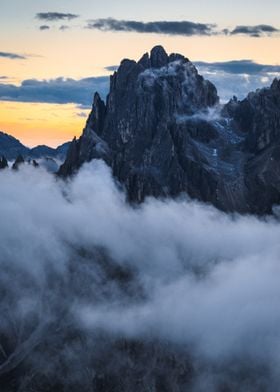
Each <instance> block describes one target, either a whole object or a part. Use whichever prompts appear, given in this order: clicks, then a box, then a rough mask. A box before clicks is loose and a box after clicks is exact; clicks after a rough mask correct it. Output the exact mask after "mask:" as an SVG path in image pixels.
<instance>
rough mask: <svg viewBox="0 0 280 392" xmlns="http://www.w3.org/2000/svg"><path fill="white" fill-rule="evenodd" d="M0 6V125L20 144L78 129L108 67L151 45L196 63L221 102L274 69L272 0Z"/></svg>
mask: <svg viewBox="0 0 280 392" xmlns="http://www.w3.org/2000/svg"><path fill="white" fill-rule="evenodd" d="M0 4H1V6H0V130H2V131H4V132H7V133H9V134H11V135H13V136H15V137H17V138H19V139H20V140H21V141H22V142H23V143H25V144H26V145H28V146H34V145H37V144H48V145H52V146H56V145H58V144H60V143H62V142H64V141H67V140H69V139H71V138H72V137H73V136H74V135H80V133H81V131H82V128H83V124H84V123H85V120H86V116H87V114H88V111H89V108H90V105H91V100H92V96H93V93H94V91H95V90H98V91H100V93H101V95H102V96H103V97H105V95H106V93H107V91H108V75H109V74H110V73H111V72H112V71H111V70H112V69H113V67H114V66H115V65H117V64H119V62H120V60H121V59H122V58H125V57H128V58H133V59H138V58H139V57H141V55H142V54H143V53H144V52H146V51H149V50H150V49H151V48H152V47H153V46H155V45H157V44H161V45H163V46H164V47H165V48H166V50H167V51H168V52H180V53H182V54H184V55H185V56H187V57H188V58H190V60H192V61H194V62H195V63H197V66H198V68H199V70H200V72H201V73H202V74H204V75H205V76H206V77H207V78H209V79H210V80H212V81H213V82H215V84H217V87H218V91H219V92H220V95H221V98H222V100H226V99H228V98H229V97H230V96H231V95H233V94H235V95H237V96H239V97H240V98H242V97H243V96H244V95H245V94H246V93H247V92H248V91H249V90H251V89H256V88H257V87H262V86H267V85H268V84H269V83H270V82H271V80H272V79H273V78H274V77H275V76H278V75H280V67H279V66H278V65H280V51H279V48H280V32H279V30H278V29H280V22H279V14H280V2H279V0H267V1H265V2H264V1H263V0H235V1H234V2H228V1H223V0H200V1H199V2H198V1H190V0H173V1H165V0H161V1H159V0H158V1H156V0H142V1H140V2H134V1H129V0H119V1H115V0H103V1H95V0H59V1H57V0H48V1H45V0H44V1H43V0H25V1H22V0H10V1H6V0H0ZM136 22H140V23H136ZM151 22H152V23H151ZM171 22H175V23H171ZM249 60H250V61H249ZM108 67H109V69H108Z"/></svg>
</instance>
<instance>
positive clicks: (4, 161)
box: [0, 156, 9, 169]
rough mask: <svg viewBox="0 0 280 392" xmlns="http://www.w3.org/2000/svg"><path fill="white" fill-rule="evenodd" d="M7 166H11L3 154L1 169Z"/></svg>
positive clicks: (0, 158)
mask: <svg viewBox="0 0 280 392" xmlns="http://www.w3.org/2000/svg"><path fill="white" fill-rule="evenodd" d="M6 167H9V165H8V161H7V159H6V158H5V156H2V157H0V169H6Z"/></svg>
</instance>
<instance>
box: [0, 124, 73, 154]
mask: <svg viewBox="0 0 280 392" xmlns="http://www.w3.org/2000/svg"><path fill="white" fill-rule="evenodd" d="M69 145H70V142H66V143H64V144H62V145H61V146H58V147H57V148H52V147H48V146H45V145H40V146H36V147H33V148H28V147H26V146H25V145H23V144H22V143H21V142H20V141H19V140H18V139H16V138H15V137H13V136H11V135H8V134H7V133H4V132H1V131H0V157H2V156H3V157H5V158H6V159H7V160H9V161H11V160H15V159H16V158H17V157H18V156H19V155H21V156H22V157H23V158H27V159H40V158H55V159H59V160H63V159H64V158H65V156H66V153H67V150H68V148H69Z"/></svg>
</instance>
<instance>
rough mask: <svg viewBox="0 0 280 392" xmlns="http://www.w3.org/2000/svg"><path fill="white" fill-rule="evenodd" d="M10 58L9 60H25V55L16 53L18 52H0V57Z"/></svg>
mask: <svg viewBox="0 0 280 392" xmlns="http://www.w3.org/2000/svg"><path fill="white" fill-rule="evenodd" d="M1 57H2V58H4V59H10V60H26V59H27V56H25V55H22V54H18V53H11V52H0V58H1Z"/></svg>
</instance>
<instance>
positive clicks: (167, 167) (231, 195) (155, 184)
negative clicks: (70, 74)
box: [59, 46, 280, 213]
mask: <svg viewBox="0 0 280 392" xmlns="http://www.w3.org/2000/svg"><path fill="white" fill-rule="evenodd" d="M279 103H280V85H279V82H277V81H275V82H274V83H273V85H272V86H271V88H270V89H263V90H260V91H257V92H255V93H250V94H249V95H248V97H247V98H246V99H245V100H244V101H242V102H239V101H237V100H232V101H230V102H229V103H228V104H227V105H226V106H225V107H221V105H219V98H218V95H217V90H216V88H215V86H214V85H213V84H212V83H210V82H209V81H207V80H205V79H204V78H203V77H202V76H200V75H199V74H198V72H197V70H196V68H195V67H194V65H193V64H192V63H191V62H190V61H189V60H188V59H187V58H185V57H184V56H182V55H179V54H171V55H169V56H168V55H167V54H166V52H165V51H164V49H163V48H162V47H160V46H157V47H155V48H154V49H153V50H152V51H151V53H150V55H149V54H145V55H144V56H143V57H142V58H141V59H140V60H139V61H138V62H135V61H132V60H123V61H122V63H121V65H120V67H119V69H118V71H117V72H115V74H114V75H113V76H112V77H111V83H110V92H109V95H108V97H107V101H106V104H105V103H104V102H103V101H102V100H101V99H100V97H99V95H98V94H97V93H96V94H95V97H94V103H93V110H92V112H91V114H90V116H89V119H88V121H87V124H86V127H85V129H84V132H83V135H82V136H81V138H80V139H79V140H76V139H75V140H74V141H73V142H72V145H71V147H70V149H69V152H68V156H67V158H66V161H65V163H64V164H63V165H62V167H61V168H60V171H59V174H60V175H62V176H68V175H71V174H73V173H74V172H75V171H77V170H78V169H79V167H80V166H81V165H82V164H83V163H84V162H87V161H90V160H92V159H94V158H102V159H104V160H105V161H106V162H107V163H108V164H109V165H110V166H111V167H112V170H113V174H114V176H115V177H116V178H117V179H118V180H119V181H120V182H121V183H122V184H123V185H124V186H125V188H126V189H127V193H128V197H129V199H130V200H131V201H135V202H141V201H143V200H144V198H145V197H147V196H155V197H165V196H172V197H173V196H177V195H179V194H180V193H182V192H186V193H188V194H189V196H190V197H193V198H196V199H198V200H202V201H205V202H210V203H212V204H214V205H215V206H217V207H218V208H220V209H223V210H225V211H239V212H260V213H265V212H270V211H271V208H272V205H273V204H274V203H277V202H278V201H280V197H279V195H280V190H278V187H277V186H275V185H273V184H274V182H275V179H276V177H277V175H278V174H277V173H278V171H277V170H278V169H277V170H276V168H275V165H276V166H277V163H276V160H274V161H273V160H271V154H272V152H268V153H264V151H266V150H267V149H271V145H273V154H274V155H275V154H276V155H277V153H276V152H275V143H276V142H277V140H278V139H277V138H278V134H279V124H280V110H279V108H280V105H279ZM262 157H263V158H262ZM264 161H267V162H266V163H265V164H264ZM272 161H273V164H272V163H271V162H272ZM268 163H269V164H268ZM277 167H278V166H277ZM271 171H273V173H274V174H272V172H271ZM268 172H269V174H268ZM264 173H265V175H264ZM275 176H276V177H275ZM272 188H273V191H272V194H271V195H270V193H271V190H272ZM260 189H262V192H264V194H265V196H264V195H263V196H264V197H263V199H262V200H259V201H258V203H257V206H256V197H255V193H256V192H257V191H259V190H260ZM268 193H269V195H268Z"/></svg>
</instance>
